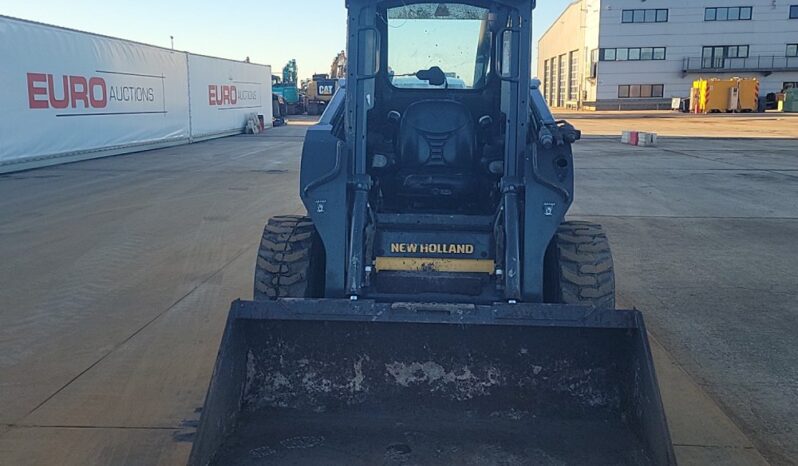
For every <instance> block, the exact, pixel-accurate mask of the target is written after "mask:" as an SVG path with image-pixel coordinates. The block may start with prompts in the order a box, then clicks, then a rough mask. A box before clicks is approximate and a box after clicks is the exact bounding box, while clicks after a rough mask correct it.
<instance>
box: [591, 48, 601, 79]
mask: <svg viewBox="0 0 798 466" xmlns="http://www.w3.org/2000/svg"><path fill="white" fill-rule="evenodd" d="M598 59H599V49H593V50H591V51H590V77H591V78H594V79H595V78H596V76H598V61H599V60H598Z"/></svg>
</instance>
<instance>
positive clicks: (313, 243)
mask: <svg viewBox="0 0 798 466" xmlns="http://www.w3.org/2000/svg"><path fill="white" fill-rule="evenodd" d="M254 294H255V300H256V301H266V300H272V299H277V298H321V297H323V296H324V248H323V246H322V244H321V238H319V235H318V233H317V232H316V228H315V227H314V226H313V221H312V220H311V219H310V218H308V217H304V216H299V215H281V216H277V217H272V218H270V219H269V222H268V223H267V224H266V227H265V228H264V229H263V237H262V238H261V241H260V248H259V249H258V259H257V263H256V265H255V293H254Z"/></svg>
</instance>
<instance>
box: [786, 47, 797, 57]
mask: <svg viewBox="0 0 798 466" xmlns="http://www.w3.org/2000/svg"><path fill="white" fill-rule="evenodd" d="M787 56H788V57H798V44H787Z"/></svg>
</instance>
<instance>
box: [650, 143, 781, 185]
mask: <svg viewBox="0 0 798 466" xmlns="http://www.w3.org/2000/svg"><path fill="white" fill-rule="evenodd" d="M662 150H663V151H664V152H671V153H674V154H680V155H684V156H686V157H693V158H697V159H699V160H704V161H710V162H718V163H724V164H726V165H731V166H733V167H744V168H745V170H741V171H763V172H767V173H770V174H773V175H780V176H786V177H788V178H795V177H796V176H795V175H791V174H787V173H781V171H780V170H777V169H768V168H759V169H757V168H748V167H746V166H745V165H740V164H739V163H735V162H730V161H727V160H720V159H716V158H709V157H701V156H699V155H690V154H688V153H686V152H683V151H680V150H676V149H664V148H663V149H662Z"/></svg>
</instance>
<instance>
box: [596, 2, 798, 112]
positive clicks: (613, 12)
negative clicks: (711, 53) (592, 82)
mask: <svg viewBox="0 0 798 466" xmlns="http://www.w3.org/2000/svg"><path fill="white" fill-rule="evenodd" d="M790 2H792V3H790ZM791 4H798V0H741V1H738V2H728V1H725V0H648V1H646V2H645V3H641V2H640V1H639V0H603V1H602V8H601V27H600V33H599V43H600V46H601V48H614V47H659V46H664V47H667V53H666V60H663V61H658V60H652V61H626V62H607V61H603V62H600V63H599V79H598V96H597V98H598V100H599V101H601V100H620V99H618V86H619V85H622V84H663V85H664V95H663V98H664V99H665V100H667V101H669V100H670V98H671V97H687V96H689V93H690V87H691V86H692V82H693V81H694V80H695V79H698V78H699V77H704V78H708V77H719V78H728V77H732V76H734V75H741V74H742V75H744V76H746V77H748V76H754V77H757V78H758V79H759V80H760V83H761V89H762V92H763V93H767V92H778V91H781V89H782V86H783V83H784V82H788V81H798V72H790V73H786V72H775V73H773V74H772V75H770V76H763V75H762V74H760V73H757V72H751V71H748V72H745V73H739V72H736V73H722V72H713V73H711V74H706V73H687V74H685V73H683V72H682V68H683V63H684V59H685V58H693V59H696V60H697V59H700V58H701V55H702V50H703V47H704V46H711V45H748V46H749V52H748V55H749V57H757V56H767V57H770V56H774V55H775V56H781V57H784V55H785V52H786V46H787V45H786V44H788V43H796V42H798V20H796V19H792V20H791V19H789V9H790V5H791ZM723 6H751V7H753V9H752V19H751V20H744V21H704V12H705V8H707V7H723ZM641 8H645V9H656V8H667V9H668V10H669V18H668V22H665V23H642V24H636V23H633V24H628V23H627V24H624V23H622V21H621V15H622V11H623V10H624V9H641ZM796 60H798V59H796ZM796 63H798V61H797V62H796Z"/></svg>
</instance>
